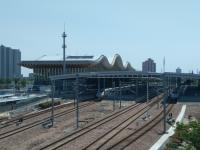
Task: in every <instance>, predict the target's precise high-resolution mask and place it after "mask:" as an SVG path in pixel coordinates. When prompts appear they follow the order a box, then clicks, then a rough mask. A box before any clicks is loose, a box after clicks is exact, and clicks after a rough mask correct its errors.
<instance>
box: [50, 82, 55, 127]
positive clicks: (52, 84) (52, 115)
mask: <svg viewBox="0 0 200 150" xmlns="http://www.w3.org/2000/svg"><path fill="white" fill-rule="evenodd" d="M54 92H55V80H52V81H51V123H52V127H53V125H54Z"/></svg>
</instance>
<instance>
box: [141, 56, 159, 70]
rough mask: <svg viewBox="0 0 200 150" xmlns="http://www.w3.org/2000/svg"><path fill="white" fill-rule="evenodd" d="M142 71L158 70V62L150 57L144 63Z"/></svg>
mask: <svg viewBox="0 0 200 150" xmlns="http://www.w3.org/2000/svg"><path fill="white" fill-rule="evenodd" d="M142 71H143V72H156V63H155V62H154V61H153V59H151V58H148V60H146V61H144V62H143V63H142Z"/></svg>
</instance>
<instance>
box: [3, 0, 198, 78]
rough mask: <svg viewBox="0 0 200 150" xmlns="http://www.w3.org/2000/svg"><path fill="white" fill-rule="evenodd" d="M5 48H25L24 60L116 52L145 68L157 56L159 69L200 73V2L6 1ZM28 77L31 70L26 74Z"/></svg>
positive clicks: (196, 0)
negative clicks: (64, 46)
mask: <svg viewBox="0 0 200 150" xmlns="http://www.w3.org/2000/svg"><path fill="white" fill-rule="evenodd" d="M0 5H1V9H0V20H1V21H0V44H3V45H5V46H10V47H12V48H19V49H20V50H21V52H22V60H29V59H37V58H38V57H40V56H42V55H44V54H47V55H56V54H62V48H61V46H62V39H61V34H62V32H63V26H64V22H65V24H66V32H67V35H68V37H67V46H68V47H67V51H66V53H67V54H68V55H86V54H89V55H97V56H99V55H101V54H104V55H106V56H108V57H111V56H112V57H113V56H114V54H115V53H118V54H120V55H121V56H122V59H123V60H124V61H129V62H130V63H131V64H132V66H133V67H134V68H136V69H137V70H141V66H142V65H141V63H142V61H144V60H145V59H147V58H148V57H151V58H153V59H154V60H155V62H156V63H157V71H158V72H160V71H161V68H162V61H163V58H164V56H165V58H166V71H175V69H176V68H177V67H181V68H182V69H183V71H184V72H188V71H191V70H193V71H194V72H196V70H197V69H199V70H200V65H199V64H200V55H199V54H200V18H199V17H200V1H198V0H190V1H188V0H165V1H164V0H140V1H136V0H98V1H97V0H79V1H78V0H56V1H55V0H32V1H31V0H0ZM22 73H25V74H27V70H25V69H23V72H22Z"/></svg>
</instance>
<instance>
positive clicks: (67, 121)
mask: <svg viewBox="0 0 200 150" xmlns="http://www.w3.org/2000/svg"><path fill="white" fill-rule="evenodd" d="M126 105H128V103H127V104H126ZM112 110H113V108H112V101H102V102H96V103H95V104H94V105H92V106H89V107H86V108H83V109H81V110H80V120H81V121H83V122H81V123H80V125H81V127H84V126H85V125H86V124H87V123H89V122H91V121H93V120H94V119H98V118H101V117H103V116H105V115H106V114H109V113H111V112H113V111H112ZM116 110H118V107H116ZM59 111H61V110H59ZM47 116H48V115H47ZM75 117H76V116H75V113H72V114H71V115H64V116H62V117H59V118H57V119H55V126H54V127H53V128H49V129H44V128H43V127H42V126H41V125H39V126H36V127H34V128H32V129H29V130H26V131H24V132H22V133H18V134H16V135H13V136H11V137H9V138H5V139H2V140H0V145H1V149H3V150H12V149H13V150H16V149H20V150H25V149H33V148H37V147H39V146H40V145H42V144H44V143H45V142H46V141H52V140H55V139H57V138H59V137H60V136H62V135H66V134H69V133H71V132H72V131H74V130H76V125H75ZM31 121H33V120H30V122H31ZM30 122H29V121H27V123H30ZM24 124H25V122H24ZM5 130H7V129H5ZM0 132H1V133H2V132H4V131H0Z"/></svg>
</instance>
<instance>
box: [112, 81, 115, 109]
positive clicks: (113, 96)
mask: <svg viewBox="0 0 200 150" xmlns="http://www.w3.org/2000/svg"><path fill="white" fill-rule="evenodd" d="M112 84H113V85H112V87H113V93H114V96H113V111H115V81H114V82H113V83H112Z"/></svg>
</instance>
